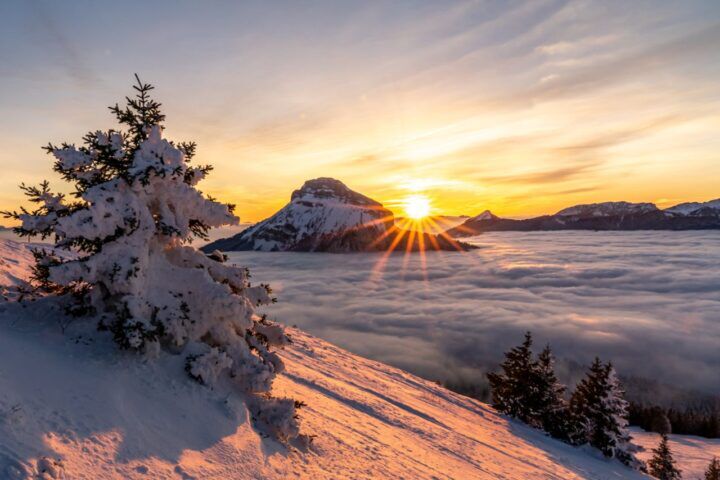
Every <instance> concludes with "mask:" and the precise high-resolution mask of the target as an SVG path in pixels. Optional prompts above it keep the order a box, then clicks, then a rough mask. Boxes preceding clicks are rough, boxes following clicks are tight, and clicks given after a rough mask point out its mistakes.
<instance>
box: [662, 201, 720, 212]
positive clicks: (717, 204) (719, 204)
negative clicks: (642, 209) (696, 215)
mask: <svg viewBox="0 0 720 480" xmlns="http://www.w3.org/2000/svg"><path fill="white" fill-rule="evenodd" d="M701 208H714V209H717V210H720V198H718V199H715V200H710V201H708V202H687V203H681V204H679V205H675V206H674V207H670V208H666V209H665V211H666V212H670V213H674V214H678V215H690V214H692V213H693V212H695V211H697V210H700V209H701Z"/></svg>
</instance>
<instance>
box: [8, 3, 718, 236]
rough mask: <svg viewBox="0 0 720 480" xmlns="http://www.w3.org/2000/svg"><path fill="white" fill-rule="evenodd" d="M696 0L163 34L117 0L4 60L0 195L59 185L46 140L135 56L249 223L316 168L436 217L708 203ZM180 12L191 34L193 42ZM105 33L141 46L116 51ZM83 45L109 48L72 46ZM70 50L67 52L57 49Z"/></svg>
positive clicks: (179, 135) (223, 8)
mask: <svg viewBox="0 0 720 480" xmlns="http://www.w3.org/2000/svg"><path fill="white" fill-rule="evenodd" d="M691 3H692V2H670V3H668V4H664V5H658V6H656V8H654V10H653V14H652V15H648V14H647V10H646V8H642V7H635V6H627V5H618V6H607V5H605V4H603V3H595V4H583V5H582V8H579V7H578V6H577V5H576V4H575V3H574V2H573V1H572V0H571V1H570V2H568V3H567V4H566V3H564V2H563V3H559V4H557V5H555V4H545V2H526V3H524V4H522V3H521V4H514V3H513V4H509V3H508V4H503V3H500V4H497V5H496V6H494V7H490V6H483V5H476V4H474V3H472V2H467V3H463V2H460V3H458V4H456V5H454V6H448V5H445V4H442V3H440V2H430V3H429V4H428V5H427V6H426V8H424V9H413V8H409V7H407V6H403V5H404V4H401V2H388V3H386V4H378V5H370V4H367V5H366V4H364V3H358V4H356V5H354V6H353V7H347V8H351V9H355V10H354V11H353V12H352V13H350V12H346V11H345V9H343V12H342V15H341V17H342V18H343V21H342V22H340V21H337V20H338V18H336V17H333V15H334V14H336V13H337V12H335V13H333V12H334V10H333V8H330V6H331V5H332V2H330V3H328V8H323V9H318V10H313V9H303V8H300V7H299V6H295V5H294V4H292V3H290V4H287V5H284V6H283V7H282V8H275V9H273V8H271V7H270V6H268V7H258V8H260V9H261V11H260V12H258V11H255V10H254V8H255V7H250V6H246V5H244V4H243V2H237V3H233V2H229V3H227V4H222V5H218V6H216V7H217V8H216V9H215V10H213V9H203V10H202V15H199V12H188V11H186V10H187V8H185V7H183V8H173V9H172V10H171V12H169V13H167V14H168V15H171V17H172V20H173V21H172V22H171V23H172V25H173V28H172V29H166V30H163V28H162V25H161V24H160V25H155V24H153V27H152V28H148V29H147V30H144V29H141V28H139V29H138V30H136V31H134V33H133V35H128V34H127V32H125V31H124V30H122V29H121V30H118V31H117V33H116V32H115V29H117V28H118V27H117V25H118V24H121V23H118V22H117V21H110V20H109V19H116V18H125V17H123V15H126V14H128V15H129V13H127V12H125V10H123V9H121V7H120V6H111V7H104V8H103V9H101V11H99V12H97V18H95V20H96V22H94V23H93V25H95V26H96V28H102V29H103V33H104V35H103V36H101V37H98V36H97V35H95V36H92V38H91V39H84V38H82V35H85V33H84V32H85V29H84V28H80V27H81V26H82V25H80V26H78V25H77V24H76V23H73V22H78V21H79V20H78V19H77V18H76V17H77V16H75V15H69V14H68V16H67V18H57V19H55V17H54V16H53V17H52V18H51V20H52V21H55V22H56V24H54V26H55V27H56V30H57V31H58V33H57V34H58V35H64V36H65V37H66V41H64V42H61V43H62V45H63V46H64V47H63V48H64V49H65V50H66V51H57V50H54V49H56V48H57V45H56V44H57V43H58V42H47V39H44V37H42V36H39V37H38V38H27V39H26V40H27V41H24V42H16V43H18V44H22V45H34V44H36V43H39V44H40V45H42V46H44V47H45V48H44V49H39V50H38V51H37V52H36V54H37V58H36V57H34V56H32V55H23V54H22V53H23V52H22V51H20V50H17V51H16V50H15V49H13V50H12V51H11V52H10V53H9V54H10V55H11V58H10V60H9V62H8V64H9V65H13V69H12V70H13V71H15V72H25V73H23V75H24V76H22V77H21V76H13V75H4V76H0V101H3V103H1V104H0V105H2V111H3V115H2V116H0V144H2V145H3V148H2V149H0V163H2V165H3V167H4V170H3V175H2V177H1V178H0V209H7V208H14V207H16V206H17V205H18V203H20V202H21V201H22V196H21V195H20V192H19V190H18V189H17V187H16V186H17V184H18V183H20V182H21V181H26V182H28V183H35V182H38V181H40V180H42V179H43V178H46V177H50V179H51V180H53V181H54V183H55V184H58V181H57V178H56V177H54V176H52V175H49V174H48V172H49V171H50V168H51V164H52V162H51V159H50V158H49V157H47V156H45V155H43V154H42V152H41V151H40V149H39V147H40V146H41V145H45V144H46V143H47V142H48V141H52V142H54V143H59V142H62V141H69V142H78V141H79V139H80V138H81V136H82V135H83V133H84V132H86V131H88V130H91V129H97V128H108V127H112V126H113V125H112V122H111V119H110V117H109V115H108V114H107V110H106V109H105V106H106V105H108V104H111V103H114V102H115V101H117V100H121V99H122V98H123V96H124V95H126V94H129V93H131V92H130V84H131V82H132V71H128V70H127V68H128V67H127V65H142V66H143V71H141V72H140V73H141V76H142V77H143V78H144V79H146V80H147V81H150V82H152V83H154V84H156V87H157V88H156V90H155V93H156V95H157V97H158V100H160V101H161V102H162V103H163V105H164V106H165V108H166V112H165V113H166V114H167V119H168V121H167V130H166V133H167V135H168V137H169V138H171V139H176V140H196V141H197V142H198V157H197V158H198V160H197V161H198V162H199V163H210V164H213V165H214V166H215V171H214V172H212V174H211V175H210V177H209V178H208V180H206V181H204V182H203V183H201V184H200V188H202V189H203V191H205V192H207V193H209V194H211V195H213V196H214V197H217V198H219V199H222V200H225V201H228V202H232V203H235V204H237V212H238V213H239V214H240V216H241V218H242V220H243V221H248V222H254V221H258V220H261V219H263V218H265V217H267V216H269V215H271V214H272V213H274V212H275V211H276V210H277V209H279V208H281V207H282V206H283V205H284V204H285V203H287V202H288V200H289V198H290V194H291V193H292V191H293V190H294V189H296V188H299V187H300V186H301V185H302V183H303V182H304V181H305V180H307V179H310V178H316V177H320V176H331V177H335V178H338V179H340V180H342V181H343V182H344V183H346V184H347V185H348V186H349V187H350V188H352V189H354V190H357V191H359V192H361V193H363V194H365V195H368V196H370V197H371V198H374V199H376V200H378V201H380V202H382V203H383V204H385V205H386V206H387V207H388V208H390V209H391V210H393V211H394V213H395V214H396V215H398V216H403V215H405V211H404V205H403V199H405V198H407V197H408V196H410V195H422V196H424V197H425V198H427V199H428V202H429V203H430V204H431V205H432V212H431V213H432V214H433V215H440V214H447V215H461V214H466V215H475V214H478V213H479V212H481V211H483V210H486V209H489V210H492V211H493V212H494V213H495V214H497V215H503V216H515V217H521V216H531V215H538V214H544V213H554V212H555V211H557V210H559V209H561V208H563V207H566V206H569V205H572V204H576V203H590V202H598V201H609V200H627V201H654V200H656V199H659V198H662V199H663V205H661V206H665V207H667V206H670V205H672V204H674V203H679V202H683V201H690V200H698V201H699V200H709V199H713V198H717V197H720V189H718V185H720V136H718V132H719V131H720V97H718V95H717V92H718V88H719V85H720V74H719V72H720V68H719V67H720V61H719V60H718V57H717V48H716V45H717V44H718V42H720V26H718V25H716V24H713V23H712V21H711V20H712V19H713V18H718V17H717V15H713V14H714V13H720V4H718V3H717V2H708V4H707V6H706V7H704V8H705V10H703V8H700V7H699V6H697V5H694V4H693V5H691ZM93 8H95V7H93ZM97 8H98V9H99V7H97ZM107 8H110V9H111V10H112V9H115V10H117V11H114V12H113V13H112V14H111V13H110V12H106V11H105V10H106V9H107ZM149 8H150V7H149ZM188 8H189V7H188ZM91 10H92V8H91ZM246 10H250V11H246ZM306 10H307V11H306ZM311 10H312V11H311ZM706 10H707V11H706ZM32 14H33V13H32V11H30V13H29V15H32ZM62 14H63V9H60V8H57V9H55V11H54V15H58V16H61V15H62ZM89 14H92V12H90V13H89ZM20 17H22V16H20ZM8 18H9V19H11V17H8ZM23 18H24V17H23ZM149 18H150V17H149ZM247 18H252V19H253V21H252V22H250V23H249V24H247V25H245V28H243V29H240V30H239V29H237V28H236V27H237V22H238V21H240V20H242V19H247ZM678 18H682V19H684V20H683V21H682V22H680V21H677V19H678ZM106 19H107V20H106ZM288 19H292V22H291V23H290V24H287V23H285V22H288ZM345 19H352V20H351V21H345ZM471 20H472V21H471ZM604 20H607V21H604ZM48 21H50V20H48ZM103 22H106V23H103ZM203 22H205V23H203ZM13 23H14V24H18V25H22V24H24V23H23V21H20V20H16V21H14V22H13ZM25 23H27V22H25ZM128 24H130V25H134V24H135V22H134V21H132V22H128ZM183 25H184V26H185V27H188V26H191V27H192V28H191V30H192V31H193V32H195V31H197V32H198V35H197V37H194V38H193V39H192V42H188V33H187V31H188V28H182V26H183ZM330 25H332V28H330V27H329V26H330ZM658 25H663V27H662V28H660V27H658ZM279 26H282V27H283V28H279ZM75 27H77V28H75ZM158 28H159V29H160V30H162V31H161V32H159V33H154V32H156V31H157V29H158ZM8 31H10V30H5V31H2V30H0V37H1V36H2V35H8V33H7V32H8ZM269 31H273V32H282V34H278V35H269V34H268V33H267V32H269ZM150 32H153V33H150ZM31 33H32V32H30V31H22V32H21V33H17V32H15V35H16V36H17V35H26V36H28V37H31V36H32V35H31ZM105 33H107V35H105ZM156 34H157V35H163V38H164V39H165V41H164V42H156V41H154V38H155V37H154V35H156ZM114 36H119V37H121V38H123V39H127V38H132V39H133V42H136V44H132V45H129V46H128V48H127V49H123V50H119V49H118V48H117V44H118V43H119V42H118V41H113V39H114V38H115V37H114ZM106 37H107V38H106ZM23 38H25V37H23ZM1 39H2V38H0V40H1ZM43 42H45V43H43ZM0 43H2V42H0ZM5 43H8V44H10V43H9V42H5ZM89 44H92V45H96V46H97V49H98V51H102V50H103V48H107V49H112V55H107V57H105V56H98V55H94V56H93V55H84V54H75V55H68V54H69V53H72V52H68V51H67V50H71V49H72V47H73V46H76V47H77V48H78V52H83V50H82V49H80V47H81V46H85V45H89ZM161 44H162V45H161ZM222 45H225V46H227V48H226V49H222V48H220V47H219V46H222ZM191 46H192V47H191ZM208 52H214V53H213V54H209V53H208ZM68 56H69V58H70V59H71V60H74V61H75V64H73V62H65V61H60V62H59V63H58V62H55V59H60V60H62V59H64V58H66V57H68ZM174 56H180V57H181V58H182V59H183V61H182V62H177V61H170V59H174V58H175V57H174ZM45 57H47V58H45ZM165 60H167V61H165ZM30 61H32V63H31V64H29V63H27V62H30ZM13 62H14V63H13ZM54 62H55V63H54ZM77 62H86V63H84V64H81V65H77ZM56 63H57V64H56ZM39 64H51V65H50V66H51V67H52V66H53V65H54V67H52V68H54V70H53V72H52V73H53V74H52V75H48V74H47V72H45V71H44V70H37V68H35V67H36V65H39ZM68 65H74V66H75V68H74V69H72V70H71V71H68V72H67V73H66V74H64V73H63V68H68V67H67V66H68ZM155 65H157V66H155ZM36 71H37V73H36V74H33V72H36ZM78 72H79V73H80V74H82V75H79V73H78ZM33 75H35V76H33ZM26 77H27V78H26ZM94 77H95V78H94ZM1 92H12V94H11V96H9V94H8V95H6V96H4V97H3V96H2V93H1Z"/></svg>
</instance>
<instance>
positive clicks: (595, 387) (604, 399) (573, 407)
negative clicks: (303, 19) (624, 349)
mask: <svg viewBox="0 0 720 480" xmlns="http://www.w3.org/2000/svg"><path fill="white" fill-rule="evenodd" d="M570 411H571V414H572V419H573V428H572V432H571V438H572V440H573V441H574V443H577V444H584V443H589V444H590V445H592V446H593V447H595V448H597V449H599V450H600V451H601V452H602V453H603V454H604V455H605V456H608V457H616V458H618V459H620V460H621V461H623V462H625V463H627V464H630V465H633V466H639V464H638V461H637V460H636V459H635V457H634V455H633V454H632V450H633V446H632V444H631V443H630V440H631V438H630V434H629V432H628V422H627V416H628V403H627V401H625V398H624V392H623V390H622V387H621V385H620V381H619V379H618V377H617V374H616V372H615V369H614V368H613V366H612V364H610V363H607V364H604V365H603V364H602V363H601V362H600V359H599V358H595V361H594V362H593V363H592V365H591V366H590V369H589V371H588V373H587V375H586V377H585V378H584V379H583V380H581V381H580V383H579V384H578V385H577V387H576V389H575V391H574V392H573V395H572V397H571V399H570Z"/></svg>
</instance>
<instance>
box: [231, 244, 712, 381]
mask: <svg viewBox="0 0 720 480" xmlns="http://www.w3.org/2000/svg"><path fill="white" fill-rule="evenodd" d="M475 241H476V243H477V244H478V245H480V246H481V247H482V248H480V249H479V250H476V251H474V252H471V253H454V252H428V254H427V256H426V260H425V262H426V270H425V271H423V267H422V264H423V260H422V257H421V256H420V255H417V254H413V255H408V256H405V255H404V254H403V253H399V254H393V255H391V256H390V257H389V258H387V260H386V262H385V263H384V265H383V268H382V270H378V268H377V267H378V265H380V264H381V263H382V262H381V261H380V260H381V258H382V256H381V255H375V254H356V255H327V254H312V253H310V254H303V253H256V252H242V253H240V252H238V253H234V254H232V255H231V259H232V260H233V261H235V262H237V263H239V264H242V265H245V266H248V267H250V268H251V272H252V274H253V279H254V280H255V281H256V282H270V284H271V285H272V286H273V288H274V290H275V292H276V294H277V297H278V300H279V302H278V304H276V305H275V306H273V307H272V308H271V309H270V310H269V311H268V313H269V314H270V315H271V317H276V318H277V319H278V320H280V321H282V322H285V323H287V324H296V325H298V326H299V327H301V328H304V329H306V330H308V331H309V332H311V333H314V334H316V335H318V336H320V337H323V338H325V339H327V340H329V341H331V342H334V343H336V344H338V345H341V346H343V347H345V348H348V349H349V350H351V351H354V352H356V353H359V354H361V355H364V356H367V357H371V358H374V359H377V360H380V361H383V362H387V363H390V364H393V365H396V366H399V367H401V368H404V369H407V370H409V371H412V372H414V373H417V374H420V375H423V376H426V377H429V378H433V379H439V380H453V381H458V380H465V381H468V380H470V381H472V380H473V379H474V378H478V379H479V380H481V377H482V375H483V372H485V371H486V369H487V368H493V367H494V366H495V365H497V363H498V362H499V360H500V358H501V355H502V352H503V351H504V350H506V349H508V348H509V347H510V346H512V345H515V344H517V343H519V341H520V340H521V338H522V334H523V332H525V331H526V330H531V331H532V332H533V333H534V334H535V337H536V341H537V343H538V347H540V346H542V345H544V344H545V343H546V342H550V343H551V344H552V346H553V348H554V349H555V351H556V353H557V354H558V356H559V357H561V358H562V359H564V360H565V363H566V364H568V365H572V364H573V363H580V364H587V363H589V362H590V361H591V360H592V358H593V357H594V356H595V355H599V356H600V357H601V358H603V359H607V360H612V361H613V362H614V363H615V364H616V365H617V366H618V368H619V370H620V371H621V373H623V374H625V375H638V376H643V377H647V378H651V379H655V380H659V381H662V382H667V383H670V384H673V385H677V386H680V387H683V388H693V389H700V390H705V391H708V392H711V393H720V295H718V292H720V236H718V235H717V233H716V232H637V233H627V232H624V233H595V232H563V233H543V232H537V233H519V232H509V233H493V234H486V235H483V236H480V237H476V238H475Z"/></svg>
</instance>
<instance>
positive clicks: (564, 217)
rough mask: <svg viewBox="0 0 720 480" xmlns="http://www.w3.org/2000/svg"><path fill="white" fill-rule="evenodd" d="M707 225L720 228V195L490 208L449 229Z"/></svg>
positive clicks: (461, 232)
mask: <svg viewBox="0 0 720 480" xmlns="http://www.w3.org/2000/svg"><path fill="white" fill-rule="evenodd" d="M706 229H720V199H717V200H711V201H709V202H689V203H681V204H679V205H675V206H674V207H670V208H666V209H664V210H663V209H660V208H658V207H657V206H656V205H655V204H652V203H629V202H604V203H592V204H587V205H575V206H573V207H569V208H565V209H563V210H560V211H559V212H557V213H556V214H554V215H543V216H540V217H534V218H528V219H524V220H514V219H510V218H500V217H498V216H496V215H494V214H493V213H492V212H490V211H489V210H486V211H484V212H482V213H481V214H480V215H477V216H475V217H472V218H469V219H468V220H466V221H465V222H464V223H462V224H460V225H458V226H457V227H453V228H450V229H449V230H447V233H448V234H449V235H450V236H453V237H468V236H472V235H477V234H479V233H482V232H498V231H535V230H706Z"/></svg>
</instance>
